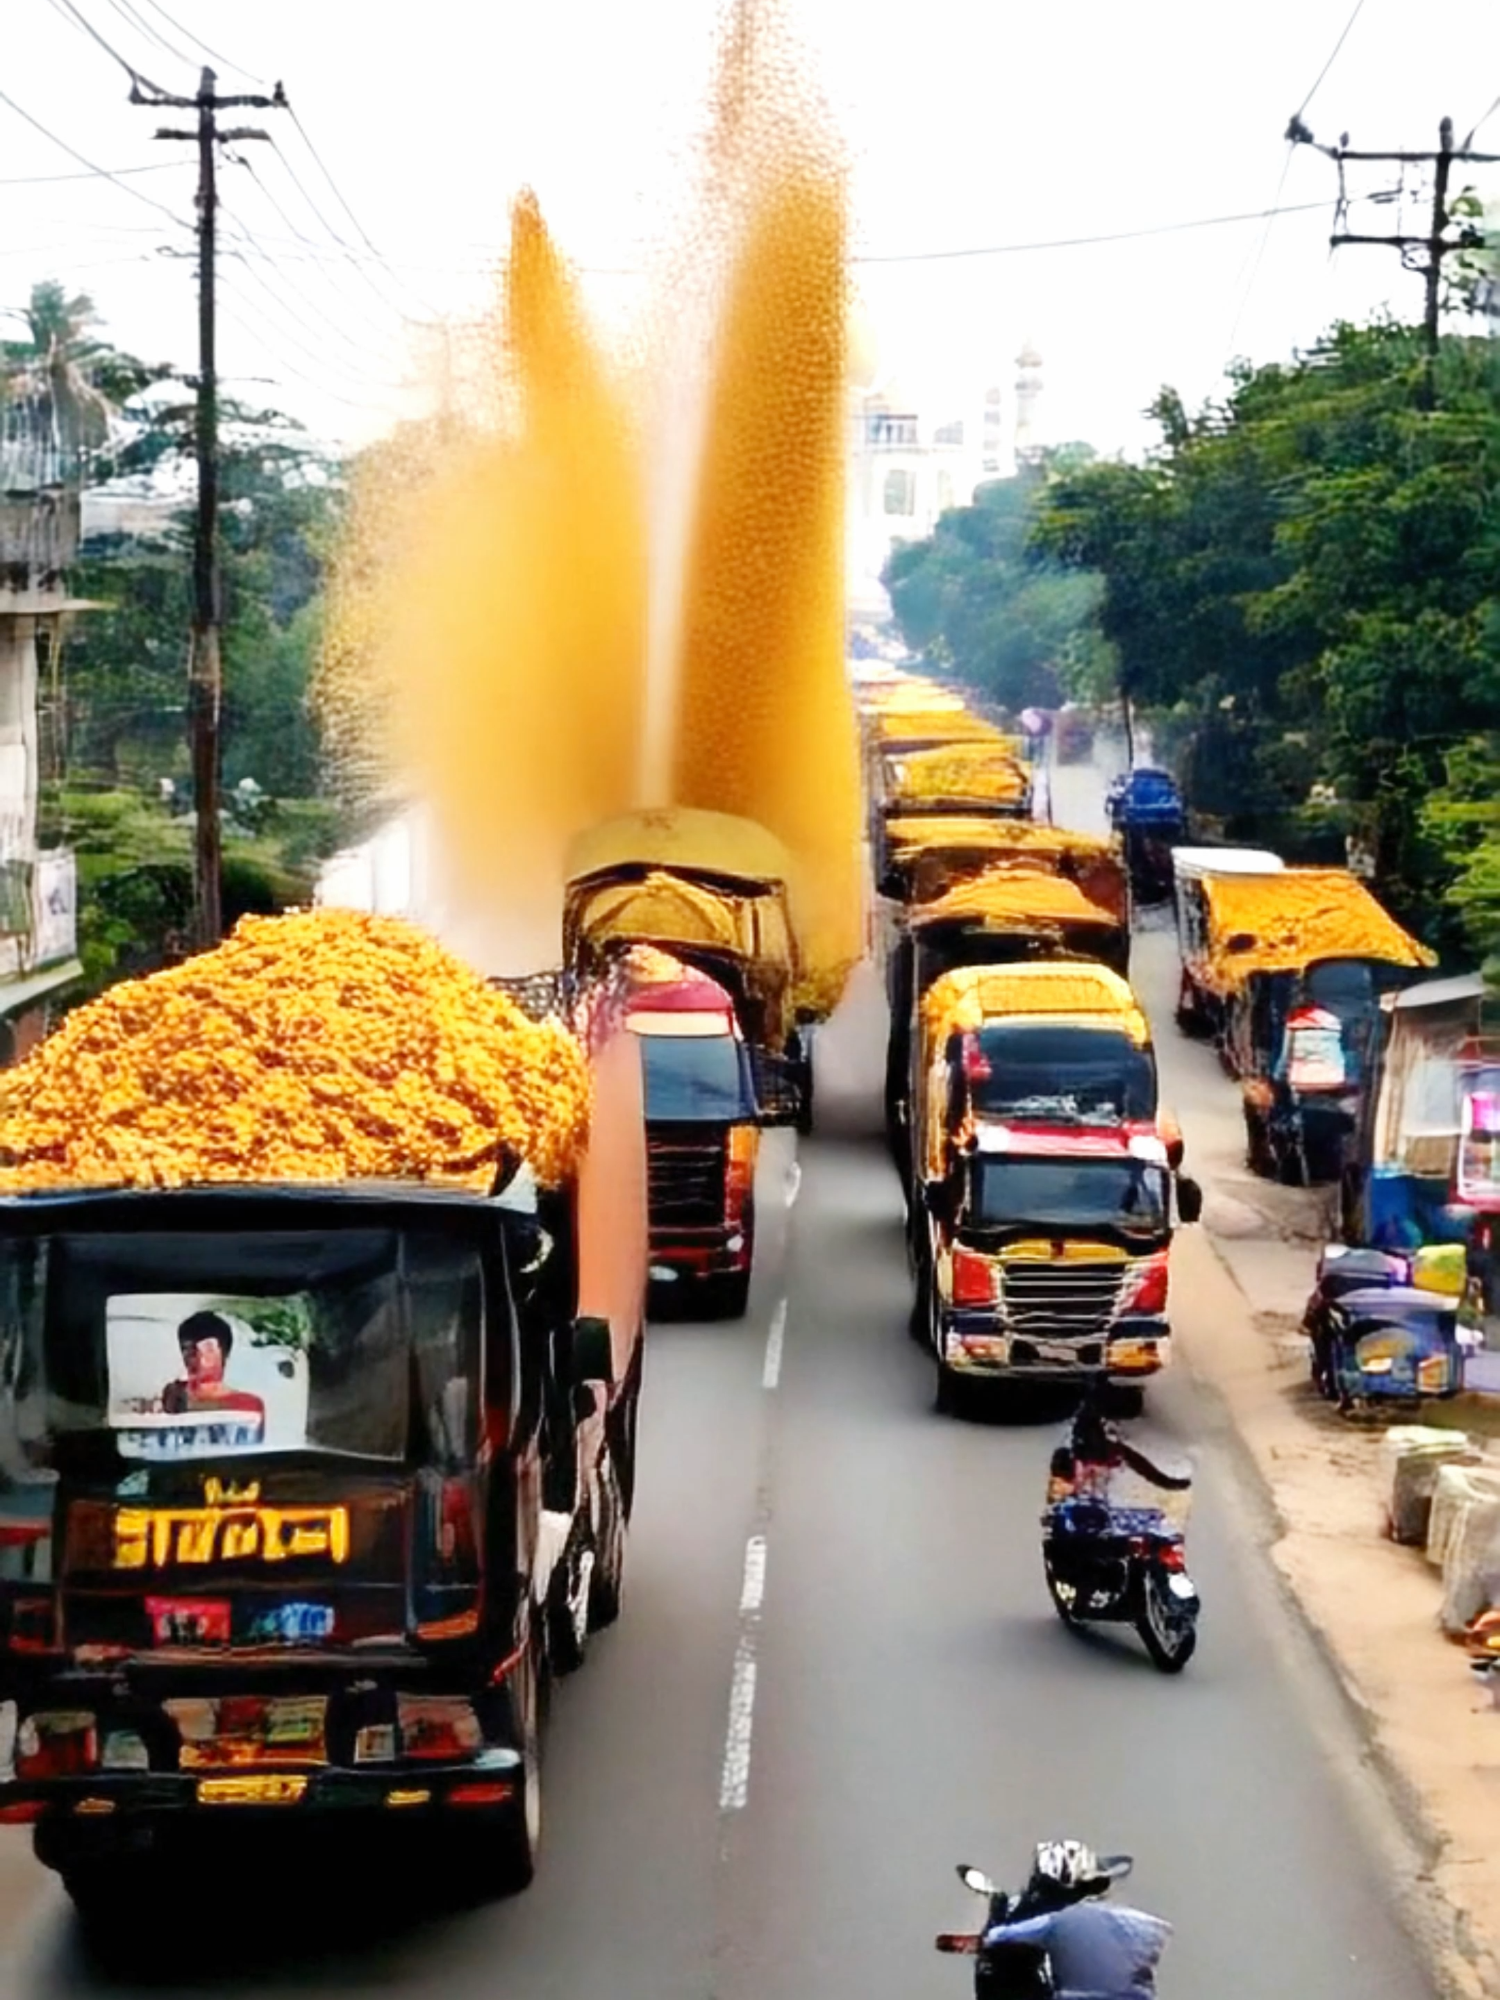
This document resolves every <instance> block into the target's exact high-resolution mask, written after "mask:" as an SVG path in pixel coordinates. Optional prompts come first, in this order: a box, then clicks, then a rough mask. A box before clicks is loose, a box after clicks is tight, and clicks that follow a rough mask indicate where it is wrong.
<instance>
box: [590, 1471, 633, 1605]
mask: <svg viewBox="0 0 1500 2000" xmlns="http://www.w3.org/2000/svg"><path fill="white" fill-rule="evenodd" d="M599 1493H600V1499H599V1517H600V1518H599V1554H598V1560H597V1561H596V1562H595V1564H594V1568H593V1573H592V1575H591V1576H590V1577H589V1611H588V1626H589V1630H590V1631H591V1632H602V1631H603V1629H604V1627H605V1626H606V1625H613V1624H614V1622H615V1620H616V1619H617V1618H618V1617H619V1615H620V1592H621V1589H622V1587H623V1585H624V1581H625V1500H624V1496H623V1494H622V1493H621V1491H620V1481H619V1477H618V1475H617V1473H616V1471H615V1462H614V1459H613V1458H612V1457H611V1458H606V1459H605V1461H604V1466H603V1469H602V1471H601V1472H600V1475H599Z"/></svg>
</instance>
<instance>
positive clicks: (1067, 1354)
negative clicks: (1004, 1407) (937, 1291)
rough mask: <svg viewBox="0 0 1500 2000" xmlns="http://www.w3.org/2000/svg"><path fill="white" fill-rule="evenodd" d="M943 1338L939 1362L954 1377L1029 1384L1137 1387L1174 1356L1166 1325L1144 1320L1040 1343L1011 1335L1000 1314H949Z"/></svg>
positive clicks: (1019, 1335)
mask: <svg viewBox="0 0 1500 2000" xmlns="http://www.w3.org/2000/svg"><path fill="white" fill-rule="evenodd" d="M941 1333H942V1341H941V1345H942V1357H941V1358H942V1360H943V1363H944V1365H945V1366H946V1367H948V1368H951V1369H952V1370H953V1371H954V1372H955V1373H956V1374H961V1375H988V1376H994V1377H1001V1376H1004V1377H1007V1378H1010V1379H1015V1380H1023V1379H1024V1380H1025V1381H1028V1382H1047V1381H1052V1382H1073V1381H1081V1380H1087V1379H1089V1378H1091V1377H1092V1378H1098V1377H1104V1378H1105V1379H1107V1380H1109V1381H1112V1382H1122V1383H1124V1382H1141V1381H1144V1380H1145V1379H1146V1377H1148V1376H1150V1375H1155V1374H1158V1373H1159V1372H1160V1371H1161V1369H1163V1368H1164V1367H1165V1366H1166V1365H1167V1363H1168V1361H1169V1360H1170V1359H1171V1353H1172V1337H1171V1330H1170V1328H1169V1327H1168V1325H1167V1322H1166V1321H1165V1320H1164V1319H1158V1318H1147V1317H1137V1318H1127V1319H1121V1320H1118V1321H1117V1322H1116V1323H1115V1324H1114V1325H1113V1326H1111V1327H1109V1328H1107V1329H1106V1330H1105V1331H1103V1332H1101V1333H1092V1334H1082V1335H1076V1336H1049V1337H1046V1338H1042V1337H1032V1336H1031V1335H1028V1334H1018V1333H1015V1332H1013V1331H1012V1330H1011V1329H1010V1328H1009V1327H1008V1326H1007V1324H1006V1322H1005V1320H1004V1318H1003V1317H1002V1316H1001V1315H1000V1314H998V1313H986V1312H949V1313H945V1314H944V1315H943V1319H942V1328H941Z"/></svg>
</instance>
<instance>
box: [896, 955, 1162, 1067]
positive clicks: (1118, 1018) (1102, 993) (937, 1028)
mask: <svg viewBox="0 0 1500 2000" xmlns="http://www.w3.org/2000/svg"><path fill="white" fill-rule="evenodd" d="M1018 1014H1023V1015H1027V1016H1032V1017H1036V1016H1050V1017H1052V1018H1056V1019H1060V1020H1071V1019H1080V1018H1081V1019H1082V1020H1084V1021H1087V1022H1088V1023H1089V1024H1090V1025H1094V1026H1098V1025H1100V1016H1103V1017H1105V1022H1106V1023H1115V1024H1118V1025H1119V1026H1120V1028H1121V1029H1122V1030H1123V1031H1124V1032H1125V1033H1126V1034H1128V1035H1129V1036H1130V1038H1131V1040H1132V1041H1133V1042H1135V1043H1136V1045H1137V1046H1138V1047H1140V1048H1144V1047H1145V1046H1146V1045H1147V1043H1148V1042H1149V1041H1150V1039H1151V1036H1150V1030H1149V1028H1148V1027H1147V1024H1146V1017H1145V1015H1144V1013H1143V1012H1142V1011H1141V1006H1140V1002H1139V1001H1138V1000H1137V999H1136V997H1135V994H1134V993H1133V992H1132V991H1131V988H1130V984H1129V981H1128V980H1124V979H1121V978H1120V976H1119V974H1118V973H1115V972H1111V971H1110V970H1109V968H1108V967H1107V966H1104V965H1093V964H1090V963H1089V962H1088V961H1087V960H1085V959H1078V960H1056V961H1048V962H1044V963H1041V964H1034V965H1005V966H995V965H968V966H961V967H959V969H958V970H957V971H955V972H945V973H944V974H943V976H942V978H941V979H936V980H934V981H933V983H932V985H931V986H930V987H929V988H928V990H927V992H926V993H925V994H924V995H923V996H922V1027H923V1031H924V1033H925V1034H926V1035H927V1036H928V1037H929V1038H932V1037H934V1036H941V1037H942V1038H943V1039H945V1040H946V1038H947V1036H949V1035H954V1034H961V1033H963V1032H964V1031H965V1030H967V1029H971V1028H978V1027H979V1026H980V1025H981V1024H982V1023H983V1022H984V1021H986V1020H994V1019H997V1018H999V1017H1000V1016H1003V1015H1018Z"/></svg>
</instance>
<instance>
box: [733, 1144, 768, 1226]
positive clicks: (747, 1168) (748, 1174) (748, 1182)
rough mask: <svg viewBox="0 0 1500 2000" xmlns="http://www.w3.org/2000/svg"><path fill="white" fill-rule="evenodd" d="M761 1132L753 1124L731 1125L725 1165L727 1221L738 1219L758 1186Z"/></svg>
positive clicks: (736, 1220)
mask: <svg viewBox="0 0 1500 2000" xmlns="http://www.w3.org/2000/svg"><path fill="white" fill-rule="evenodd" d="M759 1151H760V1132H759V1129H758V1128H757V1127H756V1126H754V1125H731V1126H730V1128H729V1146H728V1150H727V1152H726V1154H725V1165H724V1206H725V1220H726V1221H728V1222H731V1223H733V1222H738V1221H739V1219H740V1217H741V1216H742V1215H743V1214H744V1212H745V1204H746V1203H747V1202H748V1201H749V1199H750V1196H751V1193H752V1192H753V1190H754V1187H755V1161H756V1156H757V1154H758V1153H759Z"/></svg>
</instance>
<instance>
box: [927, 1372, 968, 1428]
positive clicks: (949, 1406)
mask: <svg viewBox="0 0 1500 2000" xmlns="http://www.w3.org/2000/svg"><path fill="white" fill-rule="evenodd" d="M968 1392H969V1384H968V1383H967V1382H965V1381H964V1380H963V1379H962V1377H961V1376H959V1375H958V1374H957V1373H956V1372H955V1371H954V1370H953V1369H952V1368H950V1367H949V1366H948V1364H947V1363H946V1362H944V1361H940V1362H938V1364H937V1383H936V1385H935V1387H934V1389H933V1396H932V1407H933V1408H934V1409H935V1410H936V1411H937V1413H938V1415H939V1416H940V1417H958V1416H962V1415H963V1413H964V1411H965V1410H966V1409H967V1408H968V1402H969V1395H968Z"/></svg>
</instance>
